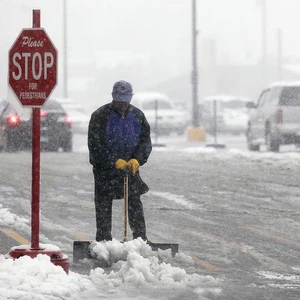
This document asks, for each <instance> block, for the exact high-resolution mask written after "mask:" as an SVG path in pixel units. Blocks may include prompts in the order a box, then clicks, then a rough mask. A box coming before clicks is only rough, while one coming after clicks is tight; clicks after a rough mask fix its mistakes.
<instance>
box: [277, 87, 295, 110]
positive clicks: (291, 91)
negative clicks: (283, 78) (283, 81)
mask: <svg viewBox="0 0 300 300" xmlns="http://www.w3.org/2000/svg"><path fill="white" fill-rule="evenodd" d="M279 104H280V105H284V106H300V86H288V87H284V88H283V89H282V92H281V95H280V101H279Z"/></svg>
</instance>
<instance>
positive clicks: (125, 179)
mask: <svg viewBox="0 0 300 300" xmlns="http://www.w3.org/2000/svg"><path fill="white" fill-rule="evenodd" d="M127 235H128V175H127V174H126V175H125V176H124V241H127Z"/></svg>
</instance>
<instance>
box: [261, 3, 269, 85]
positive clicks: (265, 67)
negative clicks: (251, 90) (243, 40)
mask: <svg viewBox="0 0 300 300" xmlns="http://www.w3.org/2000/svg"><path fill="white" fill-rule="evenodd" d="M261 5H262V13H261V17H262V20H261V26H262V41H261V45H262V49H261V51H262V75H263V78H262V82H263V85H264V86H265V85H266V84H267V83H268V61H267V4H266V0H262V1H261Z"/></svg>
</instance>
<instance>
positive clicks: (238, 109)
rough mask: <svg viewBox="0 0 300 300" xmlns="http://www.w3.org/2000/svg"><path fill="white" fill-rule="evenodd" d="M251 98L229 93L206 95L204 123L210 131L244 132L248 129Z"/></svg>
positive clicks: (204, 99) (203, 103)
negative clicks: (248, 105)
mask: <svg viewBox="0 0 300 300" xmlns="http://www.w3.org/2000/svg"><path fill="white" fill-rule="evenodd" d="M249 102H250V99H249V98H246V97H236V96H229V95H213V96H208V97H204V98H203V101H202V105H203V112H204V114H203V116H202V118H203V124H204V127H206V130H207V132H208V133H214V127H215V124H216V129H217V132H220V133H230V134H243V133H246V130H247V122H248V119H249V109H248V107H247V104H248V103H249Z"/></svg>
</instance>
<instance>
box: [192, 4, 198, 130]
mask: <svg viewBox="0 0 300 300" xmlns="http://www.w3.org/2000/svg"><path fill="white" fill-rule="evenodd" d="M197 35H198V31H197V13H196V0H192V91H193V103H192V104H193V105H192V109H193V110H192V125H193V127H198V126H199V109H198V68H197Z"/></svg>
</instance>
